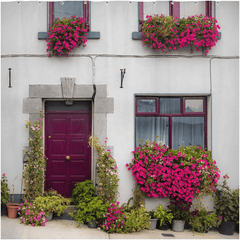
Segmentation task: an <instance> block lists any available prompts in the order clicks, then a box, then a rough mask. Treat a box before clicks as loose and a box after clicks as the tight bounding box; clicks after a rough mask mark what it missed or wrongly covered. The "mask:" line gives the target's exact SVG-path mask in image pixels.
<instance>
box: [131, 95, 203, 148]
mask: <svg viewBox="0 0 240 240" xmlns="http://www.w3.org/2000/svg"><path fill="white" fill-rule="evenodd" d="M135 111H136V114H135V116H136V119H135V130H136V139H135V145H136V146H138V144H139V140H143V142H145V141H146V140H147V139H148V140H149V141H150V142H152V141H154V140H155V141H161V142H162V143H163V144H165V145H167V146H169V147H170V148H172V149H178V148H179V147H180V146H182V145H183V146H195V145H200V146H201V147H203V148H205V147H207V106H206V98H205V97H136V110H135Z"/></svg>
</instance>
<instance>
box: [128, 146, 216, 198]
mask: <svg viewBox="0 0 240 240" xmlns="http://www.w3.org/2000/svg"><path fill="white" fill-rule="evenodd" d="M184 151H185V152H186V154H185V153H184ZM209 152H210V151H208V152H207V153H208V154H203V153H205V150H204V149H202V148H201V147H186V148H185V149H184V150H182V152H180V151H179V150H172V149H168V148H167V147H166V146H165V145H163V146H162V145H161V144H158V143H156V142H153V143H146V144H145V145H144V146H141V147H137V148H136V149H135V150H134V151H133V153H134V158H133V159H132V163H130V164H126V167H128V170H130V171H132V175H133V176H134V178H135V181H136V183H137V184H138V185H140V189H141V191H142V192H143V193H145V194H146V195H147V196H148V197H162V198H166V197H170V198H171V199H175V200H176V201H184V202H192V199H193V197H194V196H195V195H198V194H200V193H201V192H205V193H208V192H212V191H216V185H217V182H218V179H219V177H220V175H219V173H218V172H219V170H218V168H217V167H216V166H215V165H214V161H213V160H212V159H211V157H210V156H209ZM191 156H196V158H195V157H191Z"/></svg>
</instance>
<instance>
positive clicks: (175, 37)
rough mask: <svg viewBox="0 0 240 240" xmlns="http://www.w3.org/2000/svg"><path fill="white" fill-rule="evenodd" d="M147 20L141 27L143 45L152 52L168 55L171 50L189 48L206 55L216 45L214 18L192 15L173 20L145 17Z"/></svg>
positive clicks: (167, 17)
mask: <svg viewBox="0 0 240 240" xmlns="http://www.w3.org/2000/svg"><path fill="white" fill-rule="evenodd" d="M146 17H147V20H146V21H145V22H143V23H142V24H143V26H142V40H143V45H147V46H149V47H150V48H152V49H153V51H156V50H160V51H162V52H165V53H168V52H169V51H171V50H177V49H179V48H184V47H187V46H188V45H190V46H191V52H193V47H195V49H196V51H199V50H200V48H201V49H202V52H203V54H204V55H207V54H208V53H209V51H210V50H211V49H212V47H213V46H215V45H216V42H217V41H218V39H217V37H219V34H218V29H220V27H219V25H217V20H216V19H215V18H214V17H210V16H203V15H202V14H201V15H194V16H190V17H188V18H187V19H186V18H181V19H177V18H175V19H174V18H173V17H172V16H164V15H163V14H161V15H160V16H158V15H153V16H152V15H150V16H148V15H147V16H146Z"/></svg>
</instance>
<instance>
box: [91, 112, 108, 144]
mask: <svg viewBox="0 0 240 240" xmlns="http://www.w3.org/2000/svg"><path fill="white" fill-rule="evenodd" d="M93 126H94V135H95V136H97V137H98V139H99V142H100V144H103V143H104V141H105V140H106V137H107V114H94V119H93Z"/></svg>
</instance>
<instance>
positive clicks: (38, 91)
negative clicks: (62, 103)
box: [29, 85, 62, 98]
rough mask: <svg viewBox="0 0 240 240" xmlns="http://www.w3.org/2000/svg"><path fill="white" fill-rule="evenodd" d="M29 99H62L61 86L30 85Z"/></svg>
mask: <svg viewBox="0 0 240 240" xmlns="http://www.w3.org/2000/svg"><path fill="white" fill-rule="evenodd" d="M29 97H34V98H36V97H38V98H62V88H61V85H29Z"/></svg>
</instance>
